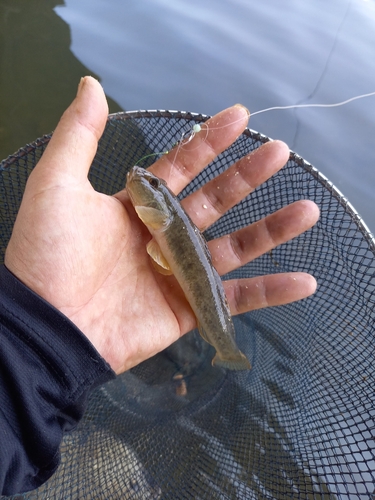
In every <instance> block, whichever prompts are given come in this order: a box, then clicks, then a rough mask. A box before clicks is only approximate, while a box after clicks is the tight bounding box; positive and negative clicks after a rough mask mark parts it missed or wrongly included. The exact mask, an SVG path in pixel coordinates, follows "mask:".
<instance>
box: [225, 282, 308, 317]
mask: <svg viewBox="0 0 375 500" xmlns="http://www.w3.org/2000/svg"><path fill="white" fill-rule="evenodd" d="M316 286H317V283H316V280H315V278H314V277H313V276H311V275H310V274H307V273H283V274H270V275H266V276H258V277H256V278H245V279H236V280H228V281H225V282H224V289H225V293H226V295H227V298H228V301H229V306H230V310H231V313H232V315H236V314H241V313H244V312H247V311H253V310H254V309H262V308H264V307H270V306H280V305H282V304H289V303H290V302H294V301H296V300H301V299H304V298H306V297H308V296H309V295H312V294H313V293H314V292H315V290H316Z"/></svg>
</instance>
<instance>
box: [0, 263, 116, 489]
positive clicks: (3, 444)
mask: <svg viewBox="0 0 375 500" xmlns="http://www.w3.org/2000/svg"><path fill="white" fill-rule="evenodd" d="M114 377H115V374H114V372H113V371H112V369H111V368H110V366H109V365H108V364H107V363H106V362H105V360H104V359H103V358H102V357H101V356H100V355H99V353H98V352H97V351H96V349H95V348H94V347H93V345H92V344H91V343H90V342H89V340H88V339H87V338H86V337H85V336H84V335H83V333H82V332H81V331H80V330H79V329H78V328H77V327H76V326H75V325H74V324H73V323H72V322H71V321H70V320H69V319H68V318H67V317H65V316H64V315H63V314H62V313H60V312H59V311H58V310H57V309H55V308H54V307H53V306H51V305H50V304H48V303H47V302H46V301H44V300H43V299H42V298H41V297H39V296H38V295H37V294H35V293H34V292H32V291H31V290H30V289H29V288H27V287H26V286H25V285H23V284H22V283H21V282H20V281H19V280H18V279H17V278H16V277H15V276H14V275H13V274H12V273H11V272H10V271H8V270H7V269H6V267H4V266H1V267H0V494H3V495H12V494H15V493H21V492H24V491H28V490H32V489H35V488H37V487H38V486H40V485H41V484H42V483H43V482H45V481H46V480H47V479H48V478H49V477H50V476H51V475H52V474H53V472H54V471H55V470H56V468H57V466H58V463H59V446H60V442H61V439H62V436H63V433H64V432H66V431H69V430H71V429H72V428H74V427H75V426H76V425H77V423H78V422H79V420H80V419H81V417H82V415H83V412H84V409H85V404H86V400H87V396H88V393H89V391H90V390H91V389H92V388H94V387H95V386H97V385H99V384H102V383H104V382H106V381H108V380H110V379H112V378H114Z"/></svg>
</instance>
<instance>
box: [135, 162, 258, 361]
mask: <svg viewBox="0 0 375 500" xmlns="http://www.w3.org/2000/svg"><path fill="white" fill-rule="evenodd" d="M126 188H127V190H128V193H129V196H130V199H131V202H132V204H133V206H134V209H135V211H136V212H137V214H138V216H139V218H140V219H141V220H142V222H143V223H144V224H145V225H146V226H147V228H148V230H149V231H150V233H151V235H152V237H153V238H152V240H151V241H150V242H149V243H148V245H147V252H148V254H149V255H150V257H151V258H152V259H153V263H154V266H155V268H156V269H157V270H158V271H159V272H161V273H162V274H174V276H175V278H176V279H177V281H178V283H179V284H180V286H181V288H182V290H183V292H184V294H185V296H186V299H187V300H188V302H189V304H190V306H191V308H192V310H193V312H194V314H195V316H196V318H197V323H198V329H199V333H200V334H201V336H202V337H203V339H204V340H205V341H207V342H208V343H209V344H211V345H213V346H214V347H215V349H216V355H215V357H214V358H213V360H212V364H213V365H214V366H220V367H223V368H228V369H231V370H248V369H250V368H251V365H250V363H249V360H248V359H247V358H246V356H245V355H244V354H243V353H242V352H241V351H240V350H239V349H238V347H237V345H236V342H235V331H234V326H233V322H232V318H231V314H230V310H229V305H228V301H227V298H226V295H225V292H224V288H223V284H222V281H221V279H220V276H219V274H218V272H217V271H216V269H215V268H214V266H213V264H212V262H211V255H210V252H209V250H208V247H207V243H206V241H205V239H204V238H203V236H202V234H201V232H200V231H199V229H198V228H197V227H196V226H195V225H194V223H193V222H192V221H191V219H190V217H189V216H188V215H187V214H186V212H185V211H184V210H183V208H182V207H181V205H180V202H179V201H178V199H177V198H176V196H175V195H174V194H173V193H172V192H171V191H170V190H169V189H168V187H167V184H166V182H165V181H164V180H162V179H159V178H158V177H156V176H155V175H153V174H151V172H149V171H147V170H145V169H143V168H141V167H138V166H135V167H133V168H132V169H131V171H130V172H129V173H128V176H127V184H126Z"/></svg>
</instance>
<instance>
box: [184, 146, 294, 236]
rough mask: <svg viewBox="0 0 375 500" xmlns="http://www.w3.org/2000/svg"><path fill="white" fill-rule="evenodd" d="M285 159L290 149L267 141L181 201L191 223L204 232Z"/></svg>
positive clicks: (271, 173) (275, 170) (283, 162)
mask: <svg viewBox="0 0 375 500" xmlns="http://www.w3.org/2000/svg"><path fill="white" fill-rule="evenodd" d="M288 158H289V148H288V146H287V145H286V144H285V143H284V142H281V141H271V142H268V143H266V144H264V145H263V146H261V147H260V148H258V149H256V150H255V151H253V152H252V153H250V154H248V155H246V156H245V157H243V158H241V159H240V160H239V161H237V162H236V163H235V164H234V165H232V166H231V167H229V168H228V169H227V170H226V171H225V172H223V173H222V174H220V175H218V176H217V177H215V178H214V179H212V180H211V181H209V182H207V183H206V184H205V185H204V186H202V187H201V188H200V189H199V190H197V191H195V192H194V193H192V194H191V195H189V196H187V197H186V198H185V199H184V200H183V201H182V203H181V204H182V206H183V207H184V209H185V211H186V212H187V213H188V214H189V216H190V218H191V219H192V221H193V222H194V224H195V225H196V226H197V227H199V229H200V230H201V231H204V230H205V229H206V228H207V227H208V226H210V225H211V224H213V223H214V222H215V221H216V220H217V219H219V218H220V217H221V216H222V215H223V214H224V213H225V212H226V211H227V210H229V209H230V208H232V207H233V206H234V205H236V204H237V203H238V202H240V201H241V200H242V199H243V198H245V197H246V196H247V195H248V194H250V193H251V192H252V191H254V189H255V188H256V187H257V186H259V185H260V184H262V183H263V182H265V181H266V180H267V179H269V178H270V177H271V176H272V175H274V174H275V173H276V172H278V170H280V169H281V168H282V167H283V166H284V165H285V163H286V162H287V161H288Z"/></svg>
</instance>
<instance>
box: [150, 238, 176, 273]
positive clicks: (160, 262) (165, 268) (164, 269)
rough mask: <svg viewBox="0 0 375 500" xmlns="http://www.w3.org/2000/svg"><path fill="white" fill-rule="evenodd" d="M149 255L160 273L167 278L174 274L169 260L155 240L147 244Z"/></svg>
mask: <svg viewBox="0 0 375 500" xmlns="http://www.w3.org/2000/svg"><path fill="white" fill-rule="evenodd" d="M147 253H148V254H149V256H150V257H151V259H152V264H153V266H154V268H155V269H156V271H157V272H158V273H160V274H164V275H167V276H168V275H170V274H173V273H172V271H171V268H170V267H169V264H168V261H167V259H166V258H165V257H164V255H163V252H162V251H161V249H160V247H159V245H158V244H157V243H156V241H155V240H154V239H152V240H151V241H150V242H149V243H148V244H147Z"/></svg>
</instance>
